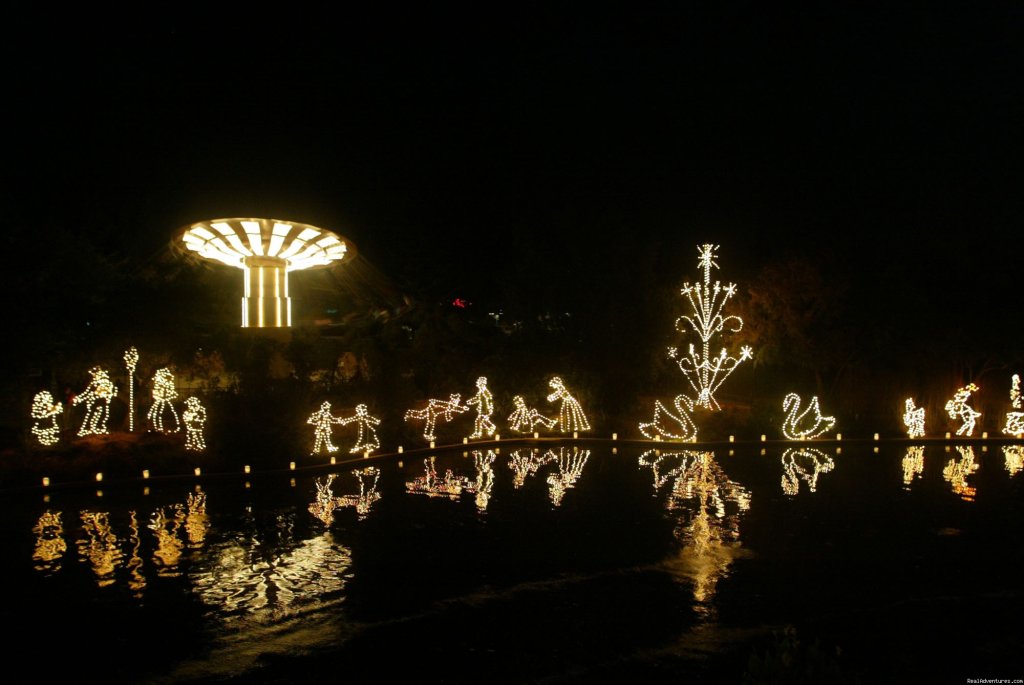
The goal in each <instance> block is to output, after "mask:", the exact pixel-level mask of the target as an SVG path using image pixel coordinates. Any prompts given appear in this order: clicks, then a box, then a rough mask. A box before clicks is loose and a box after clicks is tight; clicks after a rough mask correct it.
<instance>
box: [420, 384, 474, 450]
mask: <svg viewBox="0 0 1024 685" xmlns="http://www.w3.org/2000/svg"><path fill="white" fill-rule="evenodd" d="M461 400H462V395H461V394H459V393H452V394H451V395H449V396H448V399H447V400H438V399H432V400H428V401H427V406H425V407H423V408H422V409H409V410H408V411H406V412H405V420H406V421H413V420H417V421H423V422H424V424H423V439H424V440H435V439H436V436H435V435H434V427H435V424H436V423H437V418H438V417H439V416H443V417H444V420H445V421H449V422H450V421H451V420H452V418H453V416H454V415H455V414H462V413H463V412H465V411H466V410H467V409H468V408H469V407H466V406H465V405H462V404H459V402H461Z"/></svg>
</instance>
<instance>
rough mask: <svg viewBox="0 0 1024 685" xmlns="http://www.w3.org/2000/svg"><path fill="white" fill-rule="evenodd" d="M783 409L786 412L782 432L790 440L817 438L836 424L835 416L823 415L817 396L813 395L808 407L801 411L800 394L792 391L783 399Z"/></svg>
mask: <svg viewBox="0 0 1024 685" xmlns="http://www.w3.org/2000/svg"><path fill="white" fill-rule="evenodd" d="M782 411H784V412H786V418H785V419H784V420H783V422H782V434H783V435H784V436H786V438H787V439H788V440H809V439H811V438H817V437H819V436H821V435H824V434H825V433H826V432H828V431H830V430H832V427H833V426H835V424H836V420H835V417H832V416H822V415H821V409H820V408H819V407H818V398H817V397H812V398H811V401H810V402H809V403H808V405H807V409H805V410H804V411H802V412H801V411H800V396H799V395H797V394H796V393H795V392H791V393H789V394H788V395H786V397H785V399H783V400H782Z"/></svg>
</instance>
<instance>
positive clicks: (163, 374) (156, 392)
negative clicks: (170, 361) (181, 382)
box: [146, 367, 181, 433]
mask: <svg viewBox="0 0 1024 685" xmlns="http://www.w3.org/2000/svg"><path fill="white" fill-rule="evenodd" d="M177 396H178V391H177V390H176V389H175V387H174V374H172V373H171V370H170V369H169V368H167V367H164V368H162V369H158V370H157V372H156V375H155V376H153V406H151V407H150V408H149V413H148V414H146V417H147V418H148V419H149V425H150V428H149V429H150V430H157V431H159V432H161V433H177V432H178V431H179V430H181V426H180V425H179V424H178V412H177V411H175V409H174V405H173V404H171V400H173V399H174V398H175V397H177ZM165 411H169V412H170V414H171V417H172V418H173V419H174V428H173V429H171V430H166V429H165V428H164V413H165Z"/></svg>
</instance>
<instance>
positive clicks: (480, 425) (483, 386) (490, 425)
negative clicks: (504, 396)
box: [466, 376, 498, 440]
mask: <svg viewBox="0 0 1024 685" xmlns="http://www.w3.org/2000/svg"><path fill="white" fill-rule="evenodd" d="M466 406H467V407H476V419H475V420H474V421H473V432H472V433H471V434H470V436H469V438H470V440H473V439H475V438H482V437H483V436H484V435H485V434H486V435H488V436H490V435H494V431H496V430H497V429H498V427H497V426H495V425H494V422H493V421H491V414H493V413H494V396H493V395H492V394H491V391H490V390H488V389H487V377H486V376H480V377H479V378H477V379H476V394H475V395H473V396H472V397H470V398H469V399H468V400H466Z"/></svg>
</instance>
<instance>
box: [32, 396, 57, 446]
mask: <svg viewBox="0 0 1024 685" xmlns="http://www.w3.org/2000/svg"><path fill="white" fill-rule="evenodd" d="M63 411H64V407H63V405H61V403H60V402H55V401H54V400H53V395H51V394H50V392H49V391H48V390H41V391H39V392H37V393H36V396H35V397H33V398H32V413H31V415H32V418H33V419H35V423H33V424H32V435H34V436H36V440H38V441H39V444H40V445H46V446H50V445H56V444H57V442H58V441H59V440H60V427H59V426H58V425H57V417H58V416H60V414H61V413H62V412H63Z"/></svg>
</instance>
